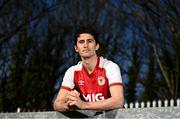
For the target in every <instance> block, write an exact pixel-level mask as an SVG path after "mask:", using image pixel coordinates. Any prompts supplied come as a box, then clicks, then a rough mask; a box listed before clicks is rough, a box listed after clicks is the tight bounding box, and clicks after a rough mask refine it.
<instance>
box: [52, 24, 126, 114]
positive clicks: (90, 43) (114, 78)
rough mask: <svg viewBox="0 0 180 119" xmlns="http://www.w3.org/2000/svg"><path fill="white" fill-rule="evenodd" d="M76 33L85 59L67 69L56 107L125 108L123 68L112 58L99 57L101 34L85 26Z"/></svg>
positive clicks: (58, 108)
mask: <svg viewBox="0 0 180 119" xmlns="http://www.w3.org/2000/svg"><path fill="white" fill-rule="evenodd" d="M75 36H76V37H75V42H74V43H75V46H74V47H75V51H76V52H77V53H79V55H80V57H81V60H82V61H80V62H79V63H78V64H77V65H75V66H72V67H70V68H69V69H68V70H67V71H66V73H65V76H64V78H63V82H62V86H61V88H60V90H59V92H58V95H57V98H56V100H55V102H54V109H55V110H56V111H59V112H66V111H68V110H70V109H71V108H74V107H76V108H78V109H86V110H97V111H100V110H101V111H102V110H110V109H118V108H123V105H124V94H123V85H122V79H121V74H120V69H119V67H118V65H117V64H115V63H113V62H112V61H109V60H107V59H105V58H103V57H99V56H97V54H96V51H97V50H98V49H99V43H98V35H97V33H96V32H95V30H94V29H92V28H90V27H83V28H80V29H79V30H78V32H77V33H76V35H75Z"/></svg>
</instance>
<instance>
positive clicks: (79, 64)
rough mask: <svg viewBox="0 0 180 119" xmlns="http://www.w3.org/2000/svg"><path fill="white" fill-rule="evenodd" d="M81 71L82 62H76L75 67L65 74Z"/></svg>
mask: <svg viewBox="0 0 180 119" xmlns="http://www.w3.org/2000/svg"><path fill="white" fill-rule="evenodd" d="M81 69H82V62H81V61H80V62H78V63H77V64H76V65H73V66H71V67H69V68H68V70H67V71H66V72H75V71H80V70H81Z"/></svg>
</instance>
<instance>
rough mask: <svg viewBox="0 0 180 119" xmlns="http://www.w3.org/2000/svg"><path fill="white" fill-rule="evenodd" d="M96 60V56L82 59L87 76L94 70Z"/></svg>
mask: <svg viewBox="0 0 180 119" xmlns="http://www.w3.org/2000/svg"><path fill="white" fill-rule="evenodd" d="M97 58H98V57H97V55H95V56H94V57H90V58H82V63H83V65H84V67H85V69H86V71H87V72H88V73H89V74H91V73H92V72H93V70H94V68H95V67H96V64H97Z"/></svg>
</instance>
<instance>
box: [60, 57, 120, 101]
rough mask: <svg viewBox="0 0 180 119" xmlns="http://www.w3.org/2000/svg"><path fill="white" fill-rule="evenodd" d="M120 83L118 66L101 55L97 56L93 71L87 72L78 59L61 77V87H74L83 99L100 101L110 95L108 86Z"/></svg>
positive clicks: (68, 88)
mask: <svg viewBox="0 0 180 119" xmlns="http://www.w3.org/2000/svg"><path fill="white" fill-rule="evenodd" d="M115 85H122V78H121V74H120V69H119V66H118V65H117V64H115V63H113V62H112V61H110V60H107V59H105V58H103V57H98V61H97V64H96V67H95V69H94V71H93V72H92V73H91V74H88V72H87V71H86V69H85V67H84V66H83V65H82V62H81V61H80V62H79V63H78V64H77V65H75V66H72V67H70V68H69V69H68V70H67V71H66V73H65V76H64V78H63V82H62V85H61V88H63V89H66V90H69V91H70V90H72V89H76V90H77V91H78V92H80V94H81V98H82V99H83V100H85V101H89V102H91V101H100V100H104V99H107V98H109V97H110V91H109V88H110V87H111V86H115Z"/></svg>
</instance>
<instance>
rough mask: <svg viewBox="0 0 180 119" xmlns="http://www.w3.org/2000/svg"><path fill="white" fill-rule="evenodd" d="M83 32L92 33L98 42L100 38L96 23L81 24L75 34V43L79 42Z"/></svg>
mask: <svg viewBox="0 0 180 119" xmlns="http://www.w3.org/2000/svg"><path fill="white" fill-rule="evenodd" d="M82 33H88V34H91V35H92V36H93V37H94V40H95V41H96V44H98V43H99V42H98V41H99V39H98V37H99V36H98V32H97V29H96V27H95V26H94V25H82V26H79V27H78V28H77V30H76V32H75V34H74V45H76V43H77V38H78V37H79V35H80V34H82Z"/></svg>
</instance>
